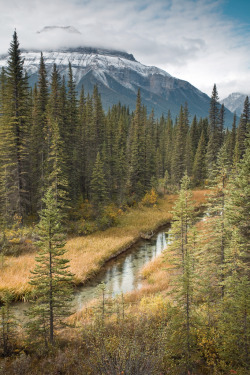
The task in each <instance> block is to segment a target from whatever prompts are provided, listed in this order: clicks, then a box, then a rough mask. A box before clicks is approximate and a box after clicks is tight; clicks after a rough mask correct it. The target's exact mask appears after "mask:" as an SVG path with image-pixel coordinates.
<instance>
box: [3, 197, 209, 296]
mask: <svg viewBox="0 0 250 375" xmlns="http://www.w3.org/2000/svg"><path fill="white" fill-rule="evenodd" d="M206 193H207V191H206V190H195V191H194V192H193V199H194V201H195V202H196V205H197V206H200V205H202V204H203V203H204V201H205V199H206V198H205V195H206ZM175 200H176V196H175V195H166V196H164V197H163V198H160V199H159V200H158V203H157V205H155V206H154V207H145V206H140V207H137V208H132V209H129V210H128V211H126V212H124V213H123V214H122V215H121V216H120V218H119V224H118V225H117V226H115V227H111V228H108V229H107V230H104V231H97V232H95V233H92V234H90V235H87V236H81V237H79V236H78V237H73V238H70V239H69V240H68V241H67V243H66V249H67V258H68V259H69V260H70V271H71V272H72V273H73V274H74V275H75V276H74V283H75V285H82V284H84V283H85V282H86V281H87V280H88V279H90V278H93V277H94V275H95V274H96V273H97V272H98V271H99V270H100V269H101V268H102V266H103V265H104V264H105V263H106V262H107V261H108V260H109V259H111V258H113V257H115V256H117V255H118V254H120V253H122V252H124V251H126V250H127V249H128V248H130V247H131V246H132V245H133V244H134V243H135V242H136V241H138V240H139V239H140V238H141V237H145V236H147V235H148V234H149V233H151V232H155V231H156V230H157V229H158V228H159V227H161V226H162V225H165V224H167V223H169V222H170V221H171V218H172V214H171V210H172V208H173V204H174V202H175ZM35 256H36V251H35V250H31V251H29V252H28V253H24V254H20V255H19V256H13V255H12V256H5V257H4V262H2V266H1V267H0V295H1V293H3V292H4V291H7V290H8V291H10V292H11V293H12V294H13V296H14V299H15V300H24V299H25V296H27V294H28V293H29V292H30V290H31V286H30V285H29V278H30V271H31V270H32V269H34V266H35ZM155 262H156V263H153V264H152V265H151V266H148V267H149V268H148V269H147V268H146V269H145V271H143V272H145V275H147V279H149V280H150V275H151V276H152V275H153V273H152V272H151V271H152V269H154V270H155V271H156V270H157V268H158V266H157V262H159V260H155ZM150 267H151V268H150ZM150 269H151V271H150ZM159 272H160V271H159ZM145 275H144V276H145ZM161 276H162V275H160V273H159V274H158V276H157V272H154V276H152V277H154V278H156V279H158V283H156V282H155V281H152V280H153V279H152V277H151V279H152V280H151V281H150V282H149V283H148V284H150V285H149V286H148V289H150V290H151V292H153V290H155V287H154V286H153V285H156V284H157V285H158V286H157V288H161V287H162V288H164V287H163V286H160V285H162V284H161V283H160V279H163V278H162V277H161ZM166 282H167V281H164V283H166ZM164 283H163V284H164ZM151 292H149V293H150V294H151ZM130 298H132V299H133V293H132V294H131V297H130Z"/></svg>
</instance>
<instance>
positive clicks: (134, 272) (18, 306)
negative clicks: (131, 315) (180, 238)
mask: <svg viewBox="0 0 250 375" xmlns="http://www.w3.org/2000/svg"><path fill="white" fill-rule="evenodd" d="M168 233H169V232H167V233H166V232H165V230H164V231H163V230H162V231H160V232H159V233H158V234H156V235H155V236H153V237H152V238H151V239H150V240H142V241H140V242H139V243H137V244H136V245H134V246H133V247H132V248H131V249H130V250H129V251H126V252H125V253H124V254H121V255H119V257H117V258H116V259H114V260H112V261H110V262H108V264H107V265H106V266H105V267H104V268H103V270H102V271H100V272H99V273H98V275H97V276H96V277H95V279H93V280H92V281H90V282H88V283H87V284H86V285H85V286H83V287H81V288H77V290H76V292H75V294H74V297H73V303H72V313H73V312H75V311H79V310H81V309H82V308H83V307H84V305H85V304H86V303H87V302H89V301H90V300H92V299H94V298H95V297H97V296H98V294H100V284H102V283H104V284H105V287H106V289H105V293H106V294H108V295H110V296H112V297H114V296H116V295H117V294H121V293H127V292H131V291H132V290H136V289H140V288H141V286H142V283H141V281H140V279H139V278H138V273H139V271H140V269H141V268H142V267H143V266H144V265H145V264H147V263H148V262H150V261H151V260H152V259H154V258H155V257H156V256H157V255H159V254H160V253H161V252H162V251H163V250H164V249H165V248H166V247H167V245H168V243H169V242H170V239H169V238H170V237H171V236H169V235H168ZM28 307H29V303H20V302H18V303H15V304H13V308H14V314H15V315H16V317H17V318H18V319H19V320H20V321H25V320H26V318H25V314H24V312H25V310H27V309H28Z"/></svg>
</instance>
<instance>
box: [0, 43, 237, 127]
mask: <svg viewBox="0 0 250 375" xmlns="http://www.w3.org/2000/svg"><path fill="white" fill-rule="evenodd" d="M43 55H44V59H45V64H46V67H47V71H48V76H50V74H51V71H52V68H53V64H54V63H56V64H57V66H58V69H59V71H60V73H61V74H62V75H64V76H65V78H66V79H67V74H68V64H69V62H71V65H72V70H73V75H74V78H75V81H76V85H77V89H78V90H80V88H81V87H82V85H84V88H85V92H86V93H87V92H92V90H93V86H94V85H95V84H97V85H98V88H99V91H100V93H101V94H102V101H103V106H104V109H105V110H107V109H108V108H109V107H110V106H112V105H113V104H117V103H118V102H121V103H122V104H124V105H128V106H129V107H130V108H131V109H134V108H135V102H136V95H137V91H138V89H139V88H140V90H141V96H142V102H143V103H144V104H145V105H146V106H147V108H148V111H151V109H152V108H154V111H155V115H156V116H157V117H160V116H161V115H162V114H164V115H167V113H168V110H170V111H171V114H172V116H173V117H175V116H176V115H178V113H179V109H180V105H181V104H182V105H184V104H185V102H187V103H188V108H189V112H190V115H191V116H193V115H194V114H196V115H197V116H198V117H206V116H208V111H209V104H210V98H209V97H208V96H207V95H206V94H204V93H202V92H201V91H200V90H198V89H197V88H195V87H194V86H192V85H191V84H190V83H188V82H186V81H183V80H180V79H177V78H175V77H172V76H171V75H170V74H168V73H167V72H165V71H164V70H161V69H159V68H156V67H153V66H145V65H143V64H141V63H139V62H138V61H136V60H135V58H134V56H133V55H131V54H128V53H126V52H121V51H114V50H108V49H101V48H91V47H83V48H74V49H65V50H58V51H44V52H43ZM23 57H24V59H25V64H24V67H25V69H26V71H27V73H28V75H29V77H30V78H29V79H30V83H31V84H32V85H33V84H34V83H35V82H36V81H37V72H38V67H39V61H40V52H39V51H23ZM6 65H7V56H0V67H1V66H6ZM232 118H233V115H232V113H230V112H229V111H226V123H227V126H229V127H230V126H231V124H232Z"/></svg>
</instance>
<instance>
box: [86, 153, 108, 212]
mask: <svg viewBox="0 0 250 375" xmlns="http://www.w3.org/2000/svg"><path fill="white" fill-rule="evenodd" d="M90 189H91V190H90V193H91V201H92V202H93V204H94V206H95V208H96V209H97V210H98V211H99V210H101V209H102V208H103V207H104V206H105V204H106V203H107V202H108V192H107V181H106V178H105V174H104V170H103V162H102V160H101V156H100V153H99V152H98V153H97V156H96V162H95V165H94V168H93V173H92V178H91V184H90Z"/></svg>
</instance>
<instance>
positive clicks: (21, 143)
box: [0, 31, 30, 217]
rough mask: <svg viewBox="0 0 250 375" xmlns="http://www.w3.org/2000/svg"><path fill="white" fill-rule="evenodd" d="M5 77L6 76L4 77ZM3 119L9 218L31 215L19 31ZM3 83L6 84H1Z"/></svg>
mask: <svg viewBox="0 0 250 375" xmlns="http://www.w3.org/2000/svg"><path fill="white" fill-rule="evenodd" d="M2 77H3V76H2ZM5 77H6V78H4V79H6V87H5V89H4V90H5V99H4V101H3V103H2V108H1V111H2V116H1V130H0V131H1V151H2V152H1V172H0V174H1V177H0V179H1V180H2V181H3V182H2V185H3V186H4V189H2V193H4V196H2V200H4V202H5V208H6V211H7V212H8V215H9V217H13V216H14V214H17V215H18V216H19V217H24V216H25V215H26V214H27V213H28V212H29V208H30V207H29V206H30V202H29V191H28V187H29V164H28V138H29V126H30V124H29V121H28V120H29V116H28V113H29V110H30V108H29V104H30V102H29V94H28V88H27V76H25V74H24V70H23V59H22V58H21V51H20V48H19V42H18V38H17V33H16V31H15V32H14V34H13V40H12V42H11V44H10V49H9V60H8V66H7V69H6V76H5ZM2 83H3V81H2Z"/></svg>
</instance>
